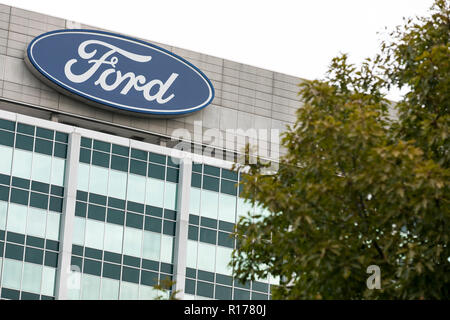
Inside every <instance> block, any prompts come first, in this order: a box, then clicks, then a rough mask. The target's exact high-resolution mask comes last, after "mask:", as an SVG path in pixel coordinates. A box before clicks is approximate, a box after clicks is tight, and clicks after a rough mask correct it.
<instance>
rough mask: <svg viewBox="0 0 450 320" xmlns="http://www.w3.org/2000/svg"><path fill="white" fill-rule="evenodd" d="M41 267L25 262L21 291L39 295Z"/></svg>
mask: <svg viewBox="0 0 450 320" xmlns="http://www.w3.org/2000/svg"><path fill="white" fill-rule="evenodd" d="M41 279H42V266H41V265H37V264H34V263H28V262H25V263H24V264H23V280H22V290H23V291H28V292H31V293H36V294H39V293H40V291H41Z"/></svg>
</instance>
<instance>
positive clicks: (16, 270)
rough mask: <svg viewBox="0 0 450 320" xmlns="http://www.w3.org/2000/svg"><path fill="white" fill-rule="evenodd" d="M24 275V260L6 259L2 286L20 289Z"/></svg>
mask: <svg viewBox="0 0 450 320" xmlns="http://www.w3.org/2000/svg"><path fill="white" fill-rule="evenodd" d="M21 276H22V261H17V260H10V259H4V261H3V279H2V286H3V287H5V288H9V289H16V290H20V278H21Z"/></svg>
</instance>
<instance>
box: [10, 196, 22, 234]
mask: <svg viewBox="0 0 450 320" xmlns="http://www.w3.org/2000/svg"><path fill="white" fill-rule="evenodd" d="M26 224H27V207H26V206H21V205H18V204H14V203H10V204H9V209H8V225H7V230H8V231H13V232H17V233H25V229H26Z"/></svg>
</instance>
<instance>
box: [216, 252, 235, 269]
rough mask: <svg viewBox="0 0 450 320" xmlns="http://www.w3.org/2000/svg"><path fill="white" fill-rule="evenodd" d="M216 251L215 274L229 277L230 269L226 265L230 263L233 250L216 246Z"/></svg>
mask: <svg viewBox="0 0 450 320" xmlns="http://www.w3.org/2000/svg"><path fill="white" fill-rule="evenodd" d="M216 250H217V251H216V272H217V273H221V274H225V275H230V276H231V274H232V269H231V268H230V267H229V266H228V263H229V262H230V261H231V253H232V252H233V249H229V248H224V247H221V246H218V247H216Z"/></svg>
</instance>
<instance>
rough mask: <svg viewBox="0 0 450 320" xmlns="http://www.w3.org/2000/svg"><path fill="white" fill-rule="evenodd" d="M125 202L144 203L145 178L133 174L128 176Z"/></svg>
mask: <svg viewBox="0 0 450 320" xmlns="http://www.w3.org/2000/svg"><path fill="white" fill-rule="evenodd" d="M127 193H128V194H127V200H129V201H133V202H138V203H144V201H145V177H142V176H138V175H135V174H129V175H128V189H127Z"/></svg>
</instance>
